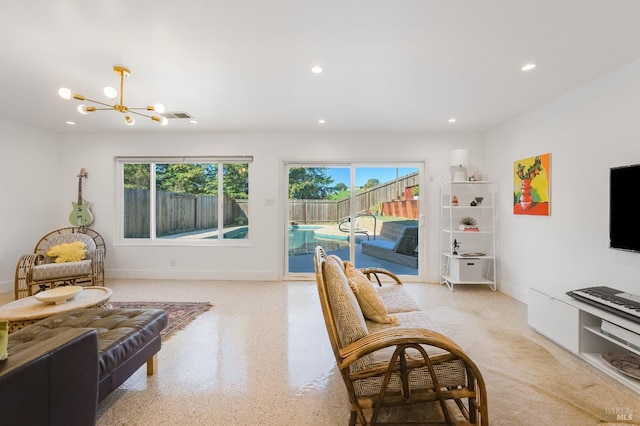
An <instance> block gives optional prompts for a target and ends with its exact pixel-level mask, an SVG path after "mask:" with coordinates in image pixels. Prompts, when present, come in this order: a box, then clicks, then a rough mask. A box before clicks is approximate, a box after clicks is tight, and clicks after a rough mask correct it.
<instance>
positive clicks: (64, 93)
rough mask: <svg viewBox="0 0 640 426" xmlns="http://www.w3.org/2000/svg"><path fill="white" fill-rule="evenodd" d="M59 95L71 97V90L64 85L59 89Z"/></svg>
mask: <svg viewBox="0 0 640 426" xmlns="http://www.w3.org/2000/svg"><path fill="white" fill-rule="evenodd" d="M58 95H60V97H61V98H62V99H71V90H69V89H67V88H66V87H63V88H61V89H59V90H58Z"/></svg>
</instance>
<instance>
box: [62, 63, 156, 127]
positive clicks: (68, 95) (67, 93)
mask: <svg viewBox="0 0 640 426" xmlns="http://www.w3.org/2000/svg"><path fill="white" fill-rule="evenodd" d="M113 70H114V71H115V73H116V74H118V76H119V77H120V86H119V87H120V90H117V89H114V88H113V87H110V86H107V87H105V88H104V89H103V93H104V95H105V96H106V97H108V98H109V99H111V101H112V102H111V103H113V105H112V104H111V103H106V102H101V101H96V100H93V99H89V98H85V97H84V95H81V94H79V93H73V92H72V91H71V90H70V89H68V88H66V87H64V88H61V89H58V95H60V97H62V98H63V99H72V98H73V99H75V100H77V101H80V102H83V103H82V104H80V105H78V106H77V110H78V112H79V113H80V114H83V115H86V114H88V113H90V112H94V111H98V110H107V111H108V110H112V111H116V112H120V113H124V114H125V116H124V122H125V123H126V124H127V125H129V126H133V125H134V124H135V120H134V119H133V117H132V116H131V115H128V114H137V115H141V116H143V117H146V118H150V119H152V120H153V121H155V122H157V123H159V124H161V125H163V126H166V125H167V124H168V123H169V121H168V120H167V118H166V117H163V116H161V114H162V113H164V111H165V107H164V105H162V104H159V103H158V104H155V105H149V104H147V106H146V107H129V106H127V105H125V104H124V101H123V98H124V78H125V77H127V76H129V75H130V74H131V72H130V71H129V69H127V68H125V67H123V66H120V65H115V66H114V67H113ZM118 97H119V99H118V100H116V99H117V98H118ZM84 102H89V103H93V104H97V105H99V106H100V107H99V108H96V107H95V106H87V105H85V104H84ZM144 110H146V111H157V112H158V113H159V114H158V115H148V113H144V112H142V111H144Z"/></svg>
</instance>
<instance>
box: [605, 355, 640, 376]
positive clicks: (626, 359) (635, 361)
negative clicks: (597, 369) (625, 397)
mask: <svg viewBox="0 0 640 426" xmlns="http://www.w3.org/2000/svg"><path fill="white" fill-rule="evenodd" d="M600 358H602V360H603V361H604V362H606V363H607V364H609V365H610V366H612V367H613V368H615V369H616V370H618V371H619V372H621V373H622V374H626V375H627V376H630V377H633V378H634V379H640V357H637V356H636V355H632V354H628V353H627V354H616V353H613V352H603V353H601V354H600Z"/></svg>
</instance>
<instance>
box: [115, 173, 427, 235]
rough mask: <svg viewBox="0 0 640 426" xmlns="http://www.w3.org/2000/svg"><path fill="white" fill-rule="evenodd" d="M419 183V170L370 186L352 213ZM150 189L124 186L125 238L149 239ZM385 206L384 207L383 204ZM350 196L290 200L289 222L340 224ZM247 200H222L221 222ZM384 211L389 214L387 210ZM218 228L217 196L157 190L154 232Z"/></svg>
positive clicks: (372, 209)
mask: <svg viewBox="0 0 640 426" xmlns="http://www.w3.org/2000/svg"><path fill="white" fill-rule="evenodd" d="M417 185H418V173H417V172H416V173H412V174H409V175H406V176H403V177H401V178H398V179H397V180H396V179H394V180H392V181H390V182H386V183H383V184H381V185H378V186H376V187H374V188H369V189H367V190H365V191H363V192H361V193H359V194H357V195H356V196H355V203H356V206H355V209H354V211H355V213H356V214H359V213H379V214H382V213H383V211H382V208H383V203H386V202H389V201H392V200H398V199H399V198H400V196H401V195H402V194H404V190H405V188H407V187H413V186H417ZM149 194H150V191H149V190H145V189H125V191H124V206H125V208H124V211H125V216H124V235H125V238H149V228H150V218H149V212H150V209H149ZM385 207H386V206H385ZM350 208H351V199H350V198H346V199H343V200H339V201H336V200H289V221H291V222H296V223H300V224H306V223H339V222H340V221H342V220H344V219H346V218H348V217H349V214H350V211H351V209H350ZM248 209H249V200H246V199H232V200H230V199H225V200H224V205H223V222H224V224H225V225H228V224H232V223H234V221H235V220H236V218H238V217H242V218H244V221H245V223H247V221H248V217H249V211H248ZM384 213H386V214H388V209H387V211H385V212H384ZM217 227H218V197H217V196H213V195H191V194H178V193H172V192H156V234H157V236H159V237H161V236H165V235H173V234H178V233H181V232H191V231H198V230H203V229H211V228H217Z"/></svg>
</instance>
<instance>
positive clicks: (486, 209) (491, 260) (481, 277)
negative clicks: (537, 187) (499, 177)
mask: <svg viewBox="0 0 640 426" xmlns="http://www.w3.org/2000/svg"><path fill="white" fill-rule="evenodd" d="M497 194H498V191H497V182H494V181H473V182H472V181H469V182H455V181H454V182H452V181H449V180H445V181H444V182H443V183H442V186H441V189H440V205H441V206H442V208H441V211H440V222H441V223H440V252H441V255H440V258H441V259H440V279H441V283H442V284H446V285H447V287H449V290H451V291H453V287H454V286H455V285H458V284H487V285H489V286H490V287H491V290H493V291H495V290H496V257H495V253H496V236H495V229H496V226H495V225H496V216H495V203H496V197H497ZM454 196H455V197H456V199H457V200H458V204H457V205H455V204H452V199H453V197H454ZM477 197H482V201H481V202H478V201H477ZM463 217H472V218H474V219H475V220H476V222H477V225H476V229H474V230H468V229H467V230H464V229H460V224H459V221H460V219H461V218H463ZM454 245H455V246H456V247H457V248H456V247H454Z"/></svg>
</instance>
